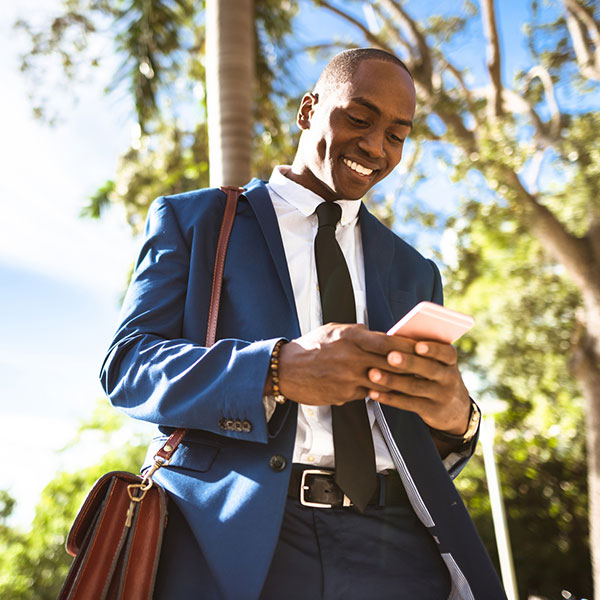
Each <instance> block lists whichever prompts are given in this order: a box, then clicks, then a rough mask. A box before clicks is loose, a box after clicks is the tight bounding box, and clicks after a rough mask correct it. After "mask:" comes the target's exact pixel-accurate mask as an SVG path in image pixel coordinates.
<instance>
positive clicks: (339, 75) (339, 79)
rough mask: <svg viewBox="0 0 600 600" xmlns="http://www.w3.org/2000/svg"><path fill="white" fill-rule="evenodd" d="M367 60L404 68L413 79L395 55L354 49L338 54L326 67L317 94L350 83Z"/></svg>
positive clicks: (367, 49)
mask: <svg viewBox="0 0 600 600" xmlns="http://www.w3.org/2000/svg"><path fill="white" fill-rule="evenodd" d="M365 60H382V61H385V62H390V63H394V64H396V65H398V66H399V67H402V68H403V69H404V70H405V71H406V72H407V73H408V74H409V76H410V78H411V79H412V78H413V76H412V73H411V72H410V71H409V69H408V67H407V66H406V65H405V64H404V63H403V62H402V61H401V60H400V59H399V58H398V57H397V56H395V55H394V54H391V53H390V52H387V51H385V50H380V49H379V48H352V49H350V50H344V51H343V52H340V53H339V54H336V55H335V56H334V57H333V58H332V59H331V60H330V61H329V62H328V63H327V65H326V66H325V68H324V69H323V72H322V73H321V75H320V77H319V79H318V80H317V83H316V85H315V92H318V91H319V90H322V89H325V90H327V89H330V88H333V87H336V86H338V85H341V84H343V83H346V82H347V81H350V80H351V79H352V77H353V76H354V74H355V73H356V71H357V69H358V67H359V66H360V64H361V63H362V62H363V61H365Z"/></svg>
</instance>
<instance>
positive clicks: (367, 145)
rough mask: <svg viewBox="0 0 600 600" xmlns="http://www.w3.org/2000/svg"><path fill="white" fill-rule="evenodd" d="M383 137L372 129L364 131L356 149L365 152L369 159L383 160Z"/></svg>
mask: <svg viewBox="0 0 600 600" xmlns="http://www.w3.org/2000/svg"><path fill="white" fill-rule="evenodd" d="M383 141H384V136H383V134H382V133H381V132H379V131H377V130H375V129H372V130H370V131H365V132H364V133H363V135H361V137H360V139H359V140H358V147H359V148H360V149H361V150H363V151H364V152H366V153H367V154H368V155H369V156H370V157H371V158H383V157H384V156H385V150H384V146H383Z"/></svg>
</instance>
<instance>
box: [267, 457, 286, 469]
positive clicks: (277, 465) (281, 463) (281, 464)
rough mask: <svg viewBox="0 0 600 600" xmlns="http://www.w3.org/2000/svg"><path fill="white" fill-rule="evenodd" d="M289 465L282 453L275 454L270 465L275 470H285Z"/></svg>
mask: <svg viewBox="0 0 600 600" xmlns="http://www.w3.org/2000/svg"><path fill="white" fill-rule="evenodd" d="M286 465H287V460H285V457H283V456H281V454H274V455H273V456H271V460H269V466H270V467H271V469H273V471H283V470H284V469H285V467H286Z"/></svg>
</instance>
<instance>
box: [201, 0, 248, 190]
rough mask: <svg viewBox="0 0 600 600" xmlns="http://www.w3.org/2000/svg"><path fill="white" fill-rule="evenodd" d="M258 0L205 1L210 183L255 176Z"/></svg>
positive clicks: (231, 182) (228, 182)
mask: <svg viewBox="0 0 600 600" xmlns="http://www.w3.org/2000/svg"><path fill="white" fill-rule="evenodd" d="M253 4H254V2H253V0H208V1H207V3H206V92H207V105H208V147H209V165H210V184H211V186H219V185H239V186H242V185H244V184H245V183H246V182H247V181H248V180H249V179H250V161H251V150H252V99H253V85H254V6H253Z"/></svg>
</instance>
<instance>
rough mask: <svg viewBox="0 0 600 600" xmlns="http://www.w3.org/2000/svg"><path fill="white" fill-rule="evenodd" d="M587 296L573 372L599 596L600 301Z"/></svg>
mask: <svg viewBox="0 0 600 600" xmlns="http://www.w3.org/2000/svg"><path fill="white" fill-rule="evenodd" d="M595 296H596V294H591V293H588V294H587V295H586V294H585V293H584V306H585V319H586V323H585V330H584V333H583V335H582V336H581V339H580V340H579V342H578V346H577V350H576V352H575V355H574V357H573V359H574V360H573V372H574V375H575V377H576V379H577V382H578V383H579V387H580V389H581V392H582V394H583V397H584V399H585V414H586V448H587V462H588V496H589V522H590V552H591V557H592V578H593V581H594V590H595V594H596V595H598V593H599V592H600V318H599V317H600V299H598V298H596V297H595Z"/></svg>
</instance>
